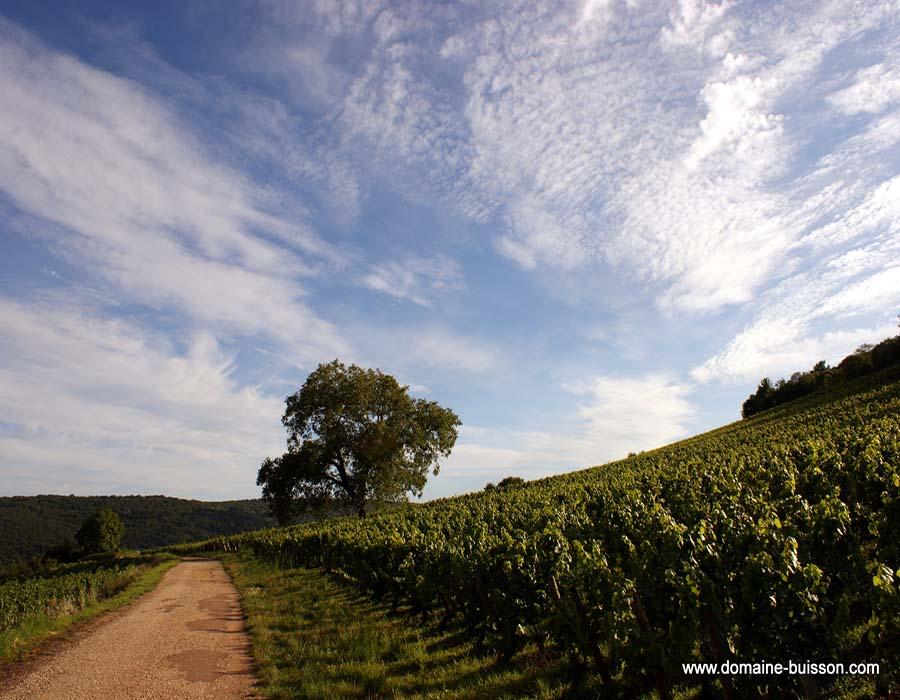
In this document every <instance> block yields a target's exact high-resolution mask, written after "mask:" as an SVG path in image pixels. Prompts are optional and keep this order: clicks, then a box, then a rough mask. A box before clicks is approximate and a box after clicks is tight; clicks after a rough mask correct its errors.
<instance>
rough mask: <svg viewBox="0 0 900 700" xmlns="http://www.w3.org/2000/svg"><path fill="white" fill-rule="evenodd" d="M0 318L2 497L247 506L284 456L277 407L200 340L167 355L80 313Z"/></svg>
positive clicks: (27, 311)
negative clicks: (182, 500) (262, 468)
mask: <svg viewBox="0 0 900 700" xmlns="http://www.w3.org/2000/svg"><path fill="white" fill-rule="evenodd" d="M0 317H2V318H3V321H4V333H3V334H2V336H0V355H2V357H3V365H4V366H3V369H2V370H0V412H2V414H3V415H4V416H5V422H6V424H7V425H6V428H5V429H4V431H3V434H2V436H0V451H2V452H3V455H4V461H5V464H6V468H7V469H8V470H9V471H8V474H7V476H6V477H5V479H4V488H5V489H6V490H7V492H8V493H12V492H16V493H22V492H25V491H30V492H35V491H40V492H57V493H58V492H64V493H69V492H79V493H109V492H110V491H111V490H117V489H122V488H127V489H128V490H129V491H132V490H134V489H138V488H139V489H140V490H141V491H143V492H145V493H146V492H156V493H159V492H165V493H168V494H171V495H182V496H188V497H193V496H196V494H198V493H203V494H204V495H207V496H208V497H220V498H235V497H248V496H250V495H252V494H253V492H254V490H255V488H254V481H255V471H256V468H257V467H258V464H259V462H260V461H261V460H262V458H263V457H265V456H267V455H269V454H272V453H277V452H280V451H281V450H283V441H284V437H283V434H282V429H281V426H280V423H279V420H278V419H279V416H280V415H281V412H282V409H283V406H282V404H281V401H280V400H279V399H277V398H274V397H270V396H266V395H263V394H261V393H260V392H259V391H258V390H256V389H255V388H253V387H249V386H243V385H241V384H240V383H239V382H237V381H236V380H234V379H233V378H232V376H231V375H232V370H233V358H231V357H229V356H227V355H226V354H224V353H223V351H222V350H221V348H220V347H219V344H218V342H217V341H216V339H215V338H214V337H213V336H211V335H210V334H208V333H197V334H195V335H194V336H193V337H192V338H190V340H189V342H188V344H187V347H186V348H185V349H184V350H178V349H176V348H173V347H172V346H171V345H170V343H169V341H168V340H166V339H164V338H162V337H159V336H153V335H148V334H147V333H146V332H145V331H144V330H142V329H141V328H139V327H137V326H135V325H134V324H132V323H129V322H126V321H122V320H111V319H109V318H106V317H104V316H102V315H98V314H97V313H96V312H95V311H92V310H91V309H88V308H78V307H66V308H62V307H57V308H47V307H43V306H38V305H26V304H23V303H18V302H13V301H10V300H6V299H0ZM10 425H11V426H12V427H13V430H12V431H10ZM51 475H52V478H53V480H52V481H51V480H48V477H50V476H51ZM213 475H215V477H214V478H212V480H211V477H212V476H213ZM120 492H121V491H120Z"/></svg>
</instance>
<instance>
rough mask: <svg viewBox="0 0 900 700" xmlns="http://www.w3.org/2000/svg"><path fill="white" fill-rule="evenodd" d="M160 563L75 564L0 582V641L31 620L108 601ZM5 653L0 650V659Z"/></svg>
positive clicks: (137, 559)
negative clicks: (107, 599)
mask: <svg viewBox="0 0 900 700" xmlns="http://www.w3.org/2000/svg"><path fill="white" fill-rule="evenodd" d="M160 561H162V559H161V558H160V557H159V556H131V557H119V558H112V559H103V560H98V561H87V562H79V563H75V564H66V565H61V566H58V567H55V568H53V569H51V570H48V571H46V572H44V573H42V574H39V575H35V576H29V577H21V578H13V579H9V580H6V581H3V582H0V641H2V640H6V639H7V637H8V638H9V640H12V639H13V638H14V637H15V635H14V634H13V632H14V630H15V628H17V627H19V626H20V625H23V624H25V623H27V622H29V621H30V620H32V619H35V618H40V619H42V620H53V619H55V618H58V617H61V616H64V615H72V614H74V613H77V612H78V611H80V610H82V609H84V608H86V607H87V606H89V605H91V604H93V603H96V602H98V601H101V600H104V599H106V598H109V597H110V596H112V595H114V594H116V593H118V592H119V591H121V590H122V589H123V588H125V587H126V586H128V585H130V584H131V583H133V582H134V581H135V580H136V579H137V578H138V576H140V575H141V573H143V572H144V571H146V570H147V569H148V568H149V567H152V566H155V565H157V564H159V563H160ZM7 633H8V634H7ZM7 641H8V640H7ZM5 651H6V650H5V649H0V658H2V656H3V655H4V653H5Z"/></svg>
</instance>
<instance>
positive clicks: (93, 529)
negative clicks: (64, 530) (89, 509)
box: [75, 508, 125, 554]
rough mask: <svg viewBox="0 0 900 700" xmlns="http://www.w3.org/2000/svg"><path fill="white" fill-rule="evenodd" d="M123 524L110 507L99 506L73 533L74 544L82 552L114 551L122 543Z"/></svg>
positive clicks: (99, 552)
mask: <svg viewBox="0 0 900 700" xmlns="http://www.w3.org/2000/svg"><path fill="white" fill-rule="evenodd" d="M124 534H125V526H124V525H123V524H122V519H121V518H120V517H119V515H118V513H116V511H114V510H113V509H112V508H101V509H100V510H98V511H97V512H96V513H94V514H93V515H92V516H91V517H89V518H88V519H87V520H85V521H84V522H83V523H82V524H81V527H80V528H79V529H78V532H76V533H75V544H77V545H78V548H79V549H80V550H81V552H82V553H83V554H101V553H105V552H115V551H117V550H118V549H119V545H120V544H121V543H122V535H124Z"/></svg>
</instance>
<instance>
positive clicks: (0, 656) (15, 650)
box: [0, 556, 181, 670]
mask: <svg viewBox="0 0 900 700" xmlns="http://www.w3.org/2000/svg"><path fill="white" fill-rule="evenodd" d="M160 558H162V559H163V561H161V562H159V563H156V564H152V565H150V566H148V568H147V569H146V570H145V571H143V572H141V573H140V574H139V575H138V576H137V578H136V579H135V580H134V581H133V582H132V583H130V584H128V585H127V586H126V587H125V588H123V589H122V590H120V591H119V592H118V593H116V594H114V595H112V596H111V597H109V598H105V599H103V600H98V601H93V602H91V603H89V604H88V605H86V606H85V607H83V608H81V609H80V610H76V611H73V612H71V613H70V614H62V615H52V616H51V615H47V614H44V613H39V614H35V615H32V616H30V617H28V618H27V619H25V620H24V621H23V622H22V624H20V625H17V626H16V627H13V628H11V629H7V630H2V631H0V670H2V666H3V665H4V664H6V663H10V662H14V661H19V660H22V659H23V658H25V657H26V656H27V655H28V654H30V653H31V652H33V651H34V650H35V649H37V648H38V647H39V646H40V645H41V644H42V643H44V642H46V641H47V640H48V639H50V638H51V637H55V636H58V635H59V634H61V633H62V632H64V631H66V630H68V629H69V628H70V627H72V626H73V625H75V624H77V623H81V622H85V621H87V620H89V619H91V618H93V617H96V616H97V615H99V614H101V613H105V612H109V611H111V610H116V609H117V608H121V607H122V606H124V605H127V604H129V603H131V602H132V601H134V600H136V599H137V598H139V597H140V596H142V595H143V594H144V593H147V592H149V591H151V590H153V589H154V588H155V587H156V584H158V583H159V581H160V579H162V577H163V575H164V574H165V573H166V572H167V571H168V570H169V569H171V568H172V567H173V566H175V565H176V564H177V563H178V562H179V561H181V560H180V559H179V558H178V557H173V556H162V557H160Z"/></svg>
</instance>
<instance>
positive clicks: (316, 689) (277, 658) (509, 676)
mask: <svg viewBox="0 0 900 700" xmlns="http://www.w3.org/2000/svg"><path fill="white" fill-rule="evenodd" d="M223 563H224V564H225V568H226V569H227V571H228V573H229V574H230V575H231V577H232V580H233V581H234V583H235V585H236V586H237V589H238V591H239V592H240V595H241V604H242V606H243V609H244V613H245V614H246V616H247V619H248V626H249V630H250V637H251V640H252V645H253V656H254V660H255V662H256V666H257V669H256V672H257V676H258V678H259V680H260V684H261V687H260V689H259V691H260V692H261V693H262V695H263V696H264V697H268V698H394V697H402V698H423V699H424V698H523V697H528V698H545V699H548V700H549V699H550V698H562V697H570V696H571V691H570V683H568V682H567V681H566V679H565V678H563V677H562V676H561V664H560V663H559V662H558V661H555V660H553V659H550V658H547V657H545V656H544V655H542V654H540V653H539V652H538V651H537V650H536V649H526V650H525V651H524V652H522V653H520V654H519V655H518V656H517V657H515V658H514V659H513V660H512V662H510V663H509V664H507V665H505V666H498V665H497V663H496V661H495V658H494V657H493V656H489V657H485V656H479V655H478V654H476V653H474V651H473V649H472V644H471V642H469V641H468V640H467V639H466V637H465V634H464V633H463V632H462V631H460V630H458V629H456V630H454V629H449V630H441V629H439V627H438V625H437V623H426V624H417V622H416V621H415V620H414V618H411V617H410V616H409V615H408V614H403V613H391V612H390V611H389V610H388V609H387V608H386V607H384V606H381V605H378V604H376V603H373V602H372V601H371V600H370V599H368V598H364V597H361V596H360V595H358V594H357V593H356V592H355V591H353V590H352V589H351V588H350V587H349V586H346V585H343V584H341V583H339V582H336V581H334V580H332V579H331V578H329V577H328V576H327V575H325V574H324V573H322V572H320V571H316V570H310V569H300V568H295V569H281V568H279V567H277V566H275V565H273V564H271V563H268V562H264V561H259V560H257V559H254V558H253V557H252V556H250V555H248V554H236V555H223Z"/></svg>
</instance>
